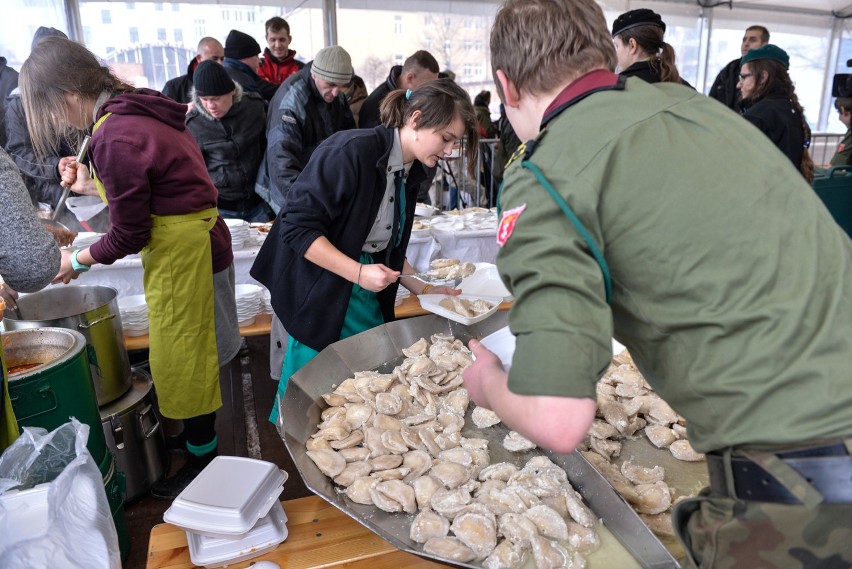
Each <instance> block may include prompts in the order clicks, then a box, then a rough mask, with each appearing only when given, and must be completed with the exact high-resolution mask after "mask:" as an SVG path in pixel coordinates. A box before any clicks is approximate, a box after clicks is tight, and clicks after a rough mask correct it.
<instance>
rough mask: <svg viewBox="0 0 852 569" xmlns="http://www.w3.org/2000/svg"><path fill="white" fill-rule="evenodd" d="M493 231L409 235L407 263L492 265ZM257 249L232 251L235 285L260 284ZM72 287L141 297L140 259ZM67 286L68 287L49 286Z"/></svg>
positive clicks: (420, 267) (99, 270)
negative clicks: (443, 261)
mask: <svg viewBox="0 0 852 569" xmlns="http://www.w3.org/2000/svg"><path fill="white" fill-rule="evenodd" d="M497 249H498V245H497V239H496V230H459V231H440V230H436V229H430V230H423V231H418V232H415V233H414V234H412V237H411V240H410V241H409V244H408V251H407V256H408V261H409V263H411V265H412V266H413V267H414V268H415V270H417V271H418V272H424V271H427V270H428V269H429V262H430V261H432V260H433V259H439V258H455V259H460V260H462V261H471V262H474V263H493V262H494V261H495V259H496V258H497ZM259 250H260V246H259V245H252V246H250V247H244V248H243V249H238V250H237V251H234V269H235V273H236V283H237V284H260V283H258V282H257V281H256V280H254V279H253V278H252V277H251V275H249V270H251V266H252V264H253V263H254V259H255V257H257V252H258V251H259ZM71 283H72V284H75V285H106V286H111V287H113V288H115V289H116V290H117V291H118V295H119V296H130V295H134V294H143V292H144V291H143V289H142V258H141V257H140V256H139V255H131V256H129V257H125V258H124V259H119V260H118V261H116V262H115V263H113V264H112V265H95V266H93V267H92V269H91V270H90V271H88V272H86V273H83V274H81V275H80V277H79V278H77V279H76V280H73V281H71ZM51 286H67V285H62V284H58V285H51Z"/></svg>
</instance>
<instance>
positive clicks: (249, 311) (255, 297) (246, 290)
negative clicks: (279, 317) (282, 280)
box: [234, 284, 263, 328]
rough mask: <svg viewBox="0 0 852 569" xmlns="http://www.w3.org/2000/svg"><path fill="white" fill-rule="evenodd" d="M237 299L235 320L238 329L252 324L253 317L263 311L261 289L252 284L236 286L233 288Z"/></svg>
mask: <svg viewBox="0 0 852 569" xmlns="http://www.w3.org/2000/svg"><path fill="white" fill-rule="evenodd" d="M234 292H235V293H236V299H237V320H238V321H239V323H240V328H242V327H243V326H251V325H252V324H254V320H255V317H257V315H258V314H260V313H261V312H262V311H263V289H262V288H261V287H259V286H258V285H253V284H238V285H237V286H236V287H235V288H234Z"/></svg>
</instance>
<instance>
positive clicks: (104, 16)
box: [101, 10, 112, 24]
mask: <svg viewBox="0 0 852 569" xmlns="http://www.w3.org/2000/svg"><path fill="white" fill-rule="evenodd" d="M101 23H103V24H111V23H112V13H111V12H110V11H109V10H101Z"/></svg>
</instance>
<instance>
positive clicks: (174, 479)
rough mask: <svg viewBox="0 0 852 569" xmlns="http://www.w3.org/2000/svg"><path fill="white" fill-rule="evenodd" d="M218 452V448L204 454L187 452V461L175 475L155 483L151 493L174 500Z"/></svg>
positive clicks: (163, 498)
mask: <svg viewBox="0 0 852 569" xmlns="http://www.w3.org/2000/svg"><path fill="white" fill-rule="evenodd" d="M218 454H219V452H218V450H217V449H213V450H212V451H210V452H208V453H206V454H202V455H195V454H192V453H191V452H187V454H186V463H185V464H184V465H183V466H182V467H180V469H179V470H178V471H177V472H175V474H174V476H171V477H169V478H166V479H164V480H161V481H159V482H157V483H156V484H154V485H153V486H152V487H151V495H152V496H153V497H155V498H160V499H161V500H174V499H175V498H177V497H178V494H180V493H181V492H183V490H184V489H185V488H186V487H187V486H189V483H190V482H192V481H193V480H195V477H196V476H198V475H199V474H200V473H201V471H202V470H204V468H205V467H206V466H207V465H208V464H210V461H211V460H213V459H214V458H216V456H217V455H218Z"/></svg>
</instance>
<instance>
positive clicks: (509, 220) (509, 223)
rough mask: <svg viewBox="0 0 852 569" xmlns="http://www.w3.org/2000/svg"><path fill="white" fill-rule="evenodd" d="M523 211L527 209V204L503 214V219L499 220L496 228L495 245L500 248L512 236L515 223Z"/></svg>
mask: <svg viewBox="0 0 852 569" xmlns="http://www.w3.org/2000/svg"><path fill="white" fill-rule="evenodd" d="M525 209H527V204H524V205H522V206H520V207H516V208H515V209H510V210H509V211H504V212H503V219H501V220H500V226H499V227H498V228H497V244H498V245H499V246H500V247H502V246H503V245H505V244H506V241H508V240H509V237H511V236H512V232H513V231H515V223H517V221H518V218H519V217H520V216H521V214H522V213H523V212H524V210H525Z"/></svg>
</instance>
